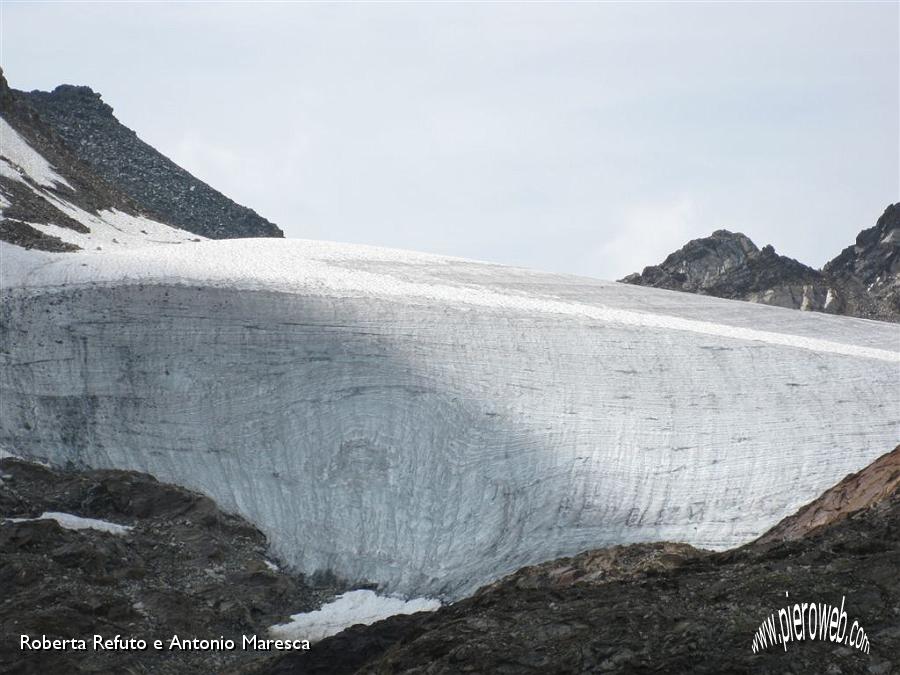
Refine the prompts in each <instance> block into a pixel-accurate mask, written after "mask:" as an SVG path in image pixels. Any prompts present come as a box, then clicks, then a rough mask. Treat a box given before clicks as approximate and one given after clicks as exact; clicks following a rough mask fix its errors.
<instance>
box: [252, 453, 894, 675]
mask: <svg viewBox="0 0 900 675" xmlns="http://www.w3.org/2000/svg"><path fill="white" fill-rule="evenodd" d="M898 462H900V448H897V449H895V450H894V451H893V452H892V453H891V454H890V455H888V456H885V457H883V458H881V459H880V460H878V461H877V462H876V463H875V464H874V465H873V466H872V467H871V468H870V469H867V470H866V471H864V472H861V473H860V474H858V475H856V476H854V477H851V478H848V480H847V481H844V482H842V483H841V485H839V486H836V487H835V488H834V489H833V490H829V491H828V492H827V493H826V494H825V495H823V496H822V498H821V499H820V500H817V501H816V502H814V503H812V504H810V505H809V506H807V507H806V508H805V509H803V511H801V513H800V514H798V515H797V517H796V518H794V519H793V520H792V522H793V523H794V524H796V523H797V521H798V519H802V518H803V514H804V513H809V512H821V511H823V510H829V511H831V512H833V513H836V512H840V517H837V518H830V519H828V521H827V522H826V523H825V524H823V525H819V526H814V525H815V524H814V523H810V524H809V526H808V527H804V528H802V531H798V530H796V529H795V532H794V534H795V535H796V536H797V538H793V539H788V540H785V539H784V537H783V536H781V535H780V534H776V533H777V532H783V531H784V526H783V525H782V526H779V527H778V528H775V530H773V536H767V537H764V538H763V539H761V540H759V541H757V542H754V543H752V544H750V545H747V546H744V547H741V548H738V549H735V550H732V551H727V552H723V553H712V552H709V551H702V550H698V549H694V548H691V547H689V546H684V545H680V544H636V545H631V546H616V547H612V548H608V549H601V550H598V551H589V552H587V553H584V554H581V555H578V556H575V557H572V558H564V559H560V560H555V561H553V562H548V563H544V564H541V565H537V566H534V567H529V568H525V569H522V570H520V571H518V572H516V573H515V574H512V575H510V576H508V577H506V578H504V579H503V580H501V581H499V582H497V583H494V584H491V585H490V586H488V587H485V588H483V589H481V590H480V591H479V592H478V593H477V594H476V595H475V596H474V597H471V598H468V599H465V600H462V601H460V602H458V603H456V604H454V605H451V606H449V607H445V608H443V609H441V610H439V611H438V612H436V613H435V614H431V615H422V614H420V615H414V616H408V617H393V618H392V619H390V620H389V621H385V622H382V623H379V624H375V625H373V626H370V627H357V628H355V629H354V630H352V631H345V632H344V633H342V634H339V635H336V636H334V637H332V638H329V639H327V640H325V641H323V642H321V643H319V644H318V645H315V646H314V647H313V649H312V651H311V652H310V653H309V654H305V655H304V656H303V657H302V658H297V657H295V656H290V655H287V656H284V657H279V658H277V659H275V660H273V661H272V662H270V663H266V664H263V665H254V666H252V667H248V668H246V669H242V670H241V671H240V672H242V673H245V674H250V673H253V674H260V675H262V674H263V673H265V674H266V675H288V674H294V673H297V674H301V673H302V674H304V675H313V674H319V673H322V674H324V673H329V675H342V674H344V673H347V674H349V673H367V674H369V673H371V674H378V675H381V674H385V675H386V674H388V673H391V674H392V675H393V674H400V673H402V674H404V675H411V674H413V673H422V674H424V673H428V674H429V675H437V674H439V673H440V674H442V673H448V674H450V673H453V674H456V673H485V674H487V673H491V674H496V673H499V674H503V673H508V674H510V675H522V674H523V673H536V674H537V673H541V674H545V673H556V674H559V675H564V674H565V675H569V674H576V673H584V674H587V673H867V674H870V675H878V674H889V673H895V672H898V670H900V659H898V655H900V628H898V626H900V577H898V575H897V570H898V569H900V489H898V487H897V484H896V481H895V480H893V479H890V480H888V481H886V480H885V475H886V474H885V471H886V467H887V466H892V467H896V466H897V465H898ZM893 471H894V469H891V470H888V474H892V473H893ZM889 485H893V487H892V488H890V489H889V490H887V491H886V488H887V486H889ZM835 491H838V492H840V493H841V494H842V495H843V497H842V499H841V503H842V504H843V506H842V507H840V508H838V509H837V511H835V500H834V493H835ZM792 527H793V526H792ZM786 594H789V596H788V597H786ZM842 598H844V599H845V606H844V608H845V610H846V612H847V615H848V620H847V626H848V627H847V631H849V629H850V627H851V624H852V622H853V621H858V623H859V625H860V626H861V627H862V628H863V630H864V631H865V634H866V635H867V637H868V640H869V652H868V653H865V652H864V651H860V650H857V649H853V648H851V647H850V646H849V645H847V644H840V643H839V644H836V643H833V642H830V641H828V640H825V641H822V640H806V641H794V642H790V643H789V644H787V646H786V647H787V648H786V649H785V646H784V645H782V644H774V645H772V646H769V647H768V648H765V649H762V648H760V649H759V653H754V652H753V649H752V641H753V638H754V636H755V635H756V632H757V630H758V628H759V627H760V624H761V623H762V622H763V621H764V620H766V619H767V618H768V617H769V616H770V615H771V614H772V613H777V612H778V610H780V609H781V608H783V607H787V606H790V605H792V604H793V603H795V602H796V603H804V602H806V603H811V602H815V603H828V604H831V605H835V606H839V605H841V601H842ZM775 626H776V632H778V633H779V634H780V631H781V624H780V623H779V620H778V618H776V623H775ZM844 635H847V633H846V632H845V633H844Z"/></svg>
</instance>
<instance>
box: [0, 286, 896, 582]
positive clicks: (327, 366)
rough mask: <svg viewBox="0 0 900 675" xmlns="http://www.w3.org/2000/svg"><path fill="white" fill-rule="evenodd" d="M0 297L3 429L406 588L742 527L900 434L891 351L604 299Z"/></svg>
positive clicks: (298, 553) (323, 560) (288, 547)
mask: <svg viewBox="0 0 900 675" xmlns="http://www.w3.org/2000/svg"><path fill="white" fill-rule="evenodd" d="M617 292H618V291H617ZM641 292H645V291H641ZM645 293H646V292H645ZM653 297H654V298H655V297H657V296H653ZM658 297H659V298H664V299H665V298H667V297H669V296H665V295H660V296H658ZM715 302H719V301H715ZM773 311H775V312H778V311H781V310H771V309H769V308H760V307H755V306H749V305H740V306H738V307H736V308H735V310H734V316H738V315H740V314H741V313H742V312H749V314H748V317H749V318H747V319H746V321H745V323H747V324H749V325H753V323H754V317H756V316H760V317H768V316H771V315H770V314H758V312H773ZM0 312H2V314H0V318H2V328H0V365H2V368H0V386H2V396H0V420H2V429H0V448H2V449H6V450H9V451H15V452H17V453H21V454H24V455H26V456H29V457H37V458H45V459H48V460H49V461H51V462H54V463H59V464H65V463H72V464H75V465H86V466H91V467H97V468H106V467H115V468H121V469H134V470H140V471H146V472H149V473H151V474H153V475H155V476H157V477H158V478H160V479H161V480H166V481H171V482H175V483H179V484H181V485H185V486H187V487H190V488H195V489H199V490H202V491H203V492H206V493H207V494H209V495H210V496H212V497H213V498H215V499H216V500H217V501H218V502H219V504H220V505H221V506H222V507H223V508H225V509H230V510H233V511H236V512H238V513H240V514H241V515H243V516H245V517H247V518H249V519H250V520H252V521H253V522H254V523H256V524H258V525H259V526H260V528H261V529H263V531H264V532H265V533H266V534H267V535H268V537H269V539H270V541H271V542H272V545H273V547H274V549H275V551H276V552H277V553H278V554H279V555H280V556H281V557H282V558H283V559H284V560H286V561H288V562H291V563H293V564H294V565H296V567H297V568H298V569H299V570H301V571H304V572H314V571H317V570H331V571H334V572H335V573H337V574H338V575H340V576H342V577H345V578H348V579H349V580H351V581H361V580H367V581H371V582H376V583H378V584H380V585H381V586H382V588H383V589H385V590H387V591H398V592H402V593H406V594H410V595H424V594H430V595H442V596H444V597H449V598H457V597H460V596H461V595H463V594H466V593H468V592H470V591H472V590H474V589H475V588H477V587H478V586H481V585H483V584H485V583H486V582H488V581H490V580H492V579H494V578H496V577H498V576H500V575H501V574H504V573H507V572H510V571H512V570H515V569H517V568H519V567H522V566H523V565H526V564H531V563H535V562H539V561H544V560H549V559H553V558H557V557H560V556H564V555H571V554H574V553H577V552H579V551H583V550H585V549H589V548H597V547H600V546H603V545H607V544H613V543H629V542H637V541H650V540H670V541H684V542H688V543H691V544H694V545H696V546H701V547H729V546H734V545H737V544H740V543H743V542H746V541H748V540H750V539H752V538H754V537H756V536H759V535H760V534H761V533H762V532H763V531H764V530H765V529H767V528H768V527H770V526H771V525H773V524H774V523H775V522H777V521H778V520H780V519H781V518H782V517H784V516H785V515H787V514H788V513H791V512H793V511H794V510H795V509H796V508H797V507H798V506H799V505H801V504H803V503H804V502H806V501H808V500H809V499H811V498H812V497H814V496H816V495H817V494H819V493H820V492H821V491H822V490H823V489H825V488H826V487H828V486H829V485H832V484H834V483H835V481H836V480H838V479H840V478H841V477H843V476H844V475H846V474H847V473H848V472H850V471H854V470H857V469H859V468H861V467H862V466H865V465H866V464H867V463H869V462H870V461H871V460H873V459H874V458H875V457H877V456H878V455H880V454H882V453H884V452H885V450H886V449H888V448H890V447H893V446H894V445H895V444H896V441H897V438H898V435H900V433H898V431H900V423H898V417H900V415H898V409H897V406H896V405H895V404H892V403H891V401H895V400H897V397H896V395H897V393H898V392H897V387H898V380H897V363H896V361H894V362H885V361H884V360H878V359H875V358H865V357H860V356H855V355H852V354H850V355H848V354H839V353H827V352H819V351H815V350H810V349H802V348H798V347H795V346H790V345H784V344H775V343H767V342H765V341H762V340H748V339H736V338H730V337H726V336H722V335H721V334H719V335H714V334H704V333H702V332H696V331H694V332H691V331H687V330H673V329H671V328H664V327H653V326H641V325H628V324H626V323H618V322H616V321H601V320H596V319H592V318H591V317H590V316H575V315H558V314H554V313H550V312H547V313H544V314H541V313H537V314H535V313H534V312H530V311H521V312H518V311H516V310H515V309H510V308H508V307H507V308H504V307H496V308H491V307H479V308H476V309H473V308H472V307H467V306H466V305H452V304H448V303H444V304H438V303H431V304H429V303H427V302H424V301H416V300H408V301H407V300H403V299H399V298H395V299H393V300H386V299H378V298H372V297H369V298H353V297H338V296H337V295H334V296H332V297H328V296H319V297H315V296H310V295H305V296H304V295H292V294H288V293H276V292H264V291H239V290H234V289H216V288H211V287H195V286H177V285H171V286H161V285H143V286H139V285H131V286H118V287H83V288H70V289H68V290H57V291H53V292H47V291H24V290H18V291H7V292H5V293H4V297H3V303H2V310H0ZM786 315H788V316H790V317H793V316H798V315H794V314H788V313H786ZM733 318H734V317H732V319H733ZM819 320H820V321H825V323H821V325H822V326H823V327H826V328H827V327H828V326H832V325H834V326H837V327H839V328H840V330H841V331H843V332H844V333H848V332H852V331H853V330H856V331H859V332H860V335H861V336H862V335H863V334H865V337H860V338H859V343H860V344H873V345H876V346H877V345H878V344H882V345H887V344H889V342H890V339H889V337H890V335H891V334H889V333H888V332H886V331H888V330H890V329H891V328H892V327H891V326H889V325H884V326H881V325H879V324H875V323H865V322H857V323H839V322H841V321H844V322H846V321H851V322H852V321H853V320H846V319H831V318H827V317H823V318H821V319H819ZM828 322H835V323H828ZM810 325H812V324H810ZM817 325H819V324H817ZM851 329H852V330H851ZM839 332H840V331H839ZM893 335H896V333H894V334H893ZM879 336H880V337H879ZM820 337H827V335H826V334H820ZM879 340H880V343H879Z"/></svg>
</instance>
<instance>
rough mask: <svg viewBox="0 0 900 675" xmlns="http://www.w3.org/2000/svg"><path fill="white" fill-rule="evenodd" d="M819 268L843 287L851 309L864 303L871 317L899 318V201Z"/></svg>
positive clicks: (895, 319)
mask: <svg viewBox="0 0 900 675" xmlns="http://www.w3.org/2000/svg"><path fill="white" fill-rule="evenodd" d="M822 272H823V274H824V275H825V277H826V278H828V279H830V280H832V281H833V282H834V283H835V284H836V285H838V286H840V287H841V288H843V289H844V295H845V296H846V302H848V303H849V307H850V309H851V310H853V309H854V307H855V306H864V307H868V311H869V312H870V313H871V314H873V318H886V319H889V320H893V321H897V320H900V318H898V317H900V203H898V204H891V205H890V206H888V207H887V209H885V211H884V213H883V214H882V215H881V217H880V218H879V219H878V222H876V223H875V225H874V226H873V227H870V228H869V229H867V230H863V231H862V232H860V233H859V235H858V236H857V237H856V243H855V244H854V245H853V246H848V247H847V248H845V249H844V250H843V251H841V253H840V254H839V255H838V256H837V257H836V258H834V259H833V260H831V261H829V262H828V263H826V264H825V266H824V267H823V268H822ZM851 313H852V312H851Z"/></svg>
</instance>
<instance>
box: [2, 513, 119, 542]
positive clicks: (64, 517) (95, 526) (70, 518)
mask: <svg viewBox="0 0 900 675" xmlns="http://www.w3.org/2000/svg"><path fill="white" fill-rule="evenodd" d="M6 520H8V521H10V522H13V523H27V522H32V521H35V520H55V521H56V522H57V523H59V525H60V526H61V527H63V528H65V529H67V530H99V531H100V532H109V533H110V534H116V535H120V536H121V535H124V534H128V532H129V531H130V530H131V529H132V528H131V526H130V525H119V524H117V523H110V522H109V521H106V520H98V519H96V518H82V517H81V516H76V515H73V514H71V513H60V512H58V511H45V512H44V513H42V514H41V515H40V516H38V517H37V518H6Z"/></svg>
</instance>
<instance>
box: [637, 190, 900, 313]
mask: <svg viewBox="0 0 900 675" xmlns="http://www.w3.org/2000/svg"><path fill="white" fill-rule="evenodd" d="M621 281H623V282H625V283H629V284H637V285H640V286H653V287H656V288H666V289H670V290H676V291H685V292H688V293H699V294H703V295H713V296H716V297H719V298H729V299H732V300H748V301H750V302H759V303H763V304H766V305H775V306H778V307H789V308H793V309H803V310H813V311H818V312H828V313H830V314H844V315H848V316H857V317H861V318H866V319H880V320H883V321H900V204H892V205H890V206H888V207H887V209H886V210H885V212H884V214H882V216H881V217H880V218H879V219H878V222H877V223H876V224H875V225H874V226H873V227H870V228H869V229H866V230H863V231H862V232H860V234H859V236H858V237H857V238H856V243H855V244H854V245H853V246H848V247H847V248H846V249H844V250H843V251H842V252H841V253H840V255H838V256H837V257H836V258H834V259H833V260H831V261H830V262H828V263H827V264H826V265H825V266H824V267H823V268H822V269H821V270H816V269H813V268H812V267H809V266H807V265H804V264H803V263H801V262H798V261H796V260H794V259H793V258H788V257H787V256H783V255H779V254H778V253H776V252H775V249H774V248H773V247H772V246H764V247H763V248H762V249H760V248H758V247H757V246H756V244H754V243H753V242H752V241H751V240H750V238H749V237H747V236H746V235H744V234H742V233H740V232H729V231H728V230H717V231H715V232H713V233H712V235H710V236H709V237H704V238H702V239H694V240H693V241H690V242H688V243H687V244H685V245H684V246H683V247H682V248H680V249H678V250H677V251H675V252H674V253H672V254H670V255H669V256H668V257H667V258H666V259H665V260H664V261H663V262H662V263H660V264H659V265H651V266H649V267H645V268H644V271H643V272H642V273H640V274H638V273H635V274H630V275H628V276H627V277H625V278H624V279H621Z"/></svg>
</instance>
